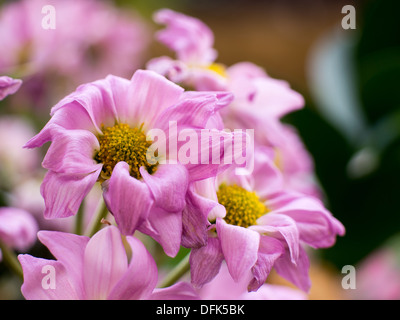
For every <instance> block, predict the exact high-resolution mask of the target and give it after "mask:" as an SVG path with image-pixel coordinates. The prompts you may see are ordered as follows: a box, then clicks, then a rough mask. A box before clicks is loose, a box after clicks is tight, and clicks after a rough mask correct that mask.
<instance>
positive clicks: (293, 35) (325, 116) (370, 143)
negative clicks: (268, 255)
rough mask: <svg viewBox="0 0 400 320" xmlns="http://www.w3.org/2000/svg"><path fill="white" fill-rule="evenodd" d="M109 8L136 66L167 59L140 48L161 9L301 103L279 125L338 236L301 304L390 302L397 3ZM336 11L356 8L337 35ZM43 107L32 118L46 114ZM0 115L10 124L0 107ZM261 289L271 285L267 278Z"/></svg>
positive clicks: (187, 1)
mask: <svg viewBox="0 0 400 320" xmlns="http://www.w3.org/2000/svg"><path fill="white" fill-rule="evenodd" d="M5 2H6V3H7V2H12V1H5ZM51 2H52V1H50V0H49V3H51ZM53 2H56V1H53ZM0 3H1V2H0ZM3 3H4V1H3ZM109 3H111V4H112V5H115V6H117V7H118V8H119V10H123V11H124V12H135V14H138V15H139V16H140V17H141V19H143V22H144V23H145V24H146V28H148V29H147V31H148V39H149V43H147V44H146V47H145V48H144V49H143V56H142V58H141V60H140V63H142V66H144V63H145V62H146V61H147V60H149V59H150V58H153V57H158V56H161V55H172V53H171V52H169V51H168V50H167V49H166V48H165V47H163V46H162V45H161V44H159V43H157V42H156V41H155V40H154V39H153V38H152V35H153V34H154V31H156V30H157V29H158V28H161V26H157V25H155V24H154V23H153V22H152V20H151V18H152V14H153V12H154V11H155V10H157V9H160V8H165V7H167V8H171V9H174V10H177V11H181V12H183V13H186V14H188V15H192V16H195V17H197V18H199V19H201V20H202V21H204V22H205V23H206V24H207V25H208V26H209V27H210V28H211V29H212V30H213V32H214V34H215V48H216V49H217V51H218V53H219V55H218V59H217V61H218V62H221V63H224V64H226V65H232V64H234V63H236V62H240V61H251V62H253V63H256V64H258V65H260V66H261V67H263V68H265V70H266V71H267V72H268V74H269V75H270V76H272V77H274V78H279V79H284V80H287V81H288V82H289V83H290V84H291V86H292V88H294V89H295V90H296V91H298V92H300V93H301V94H302V95H303V96H304V97H305V100H306V106H305V108H304V109H303V110H300V111H297V112H295V113H292V114H290V115H289V116H287V117H286V118H285V119H284V121H286V122H288V123H292V124H293V125H294V126H295V127H296V128H297V129H298V131H299V133H300V136H301V137H302V139H303V141H304V143H305V145H306V147H307V149H308V150H309V151H310V153H311V154H312V156H313V158H314V161H315V170H316V175H317V177H318V180H319V182H320V184H321V186H322V188H323V190H324V194H325V201H326V205H327V207H328V208H329V210H330V211H331V212H332V213H333V215H334V216H335V217H337V218H338V219H339V220H340V221H341V222H342V223H343V224H344V226H345V227H346V235H345V236H344V237H340V238H338V240H337V243H336V245H335V246H334V247H332V248H329V249H324V250H318V252H316V253H315V256H314V259H313V264H312V267H311V277H312V282H313V287H312V289H311V293H310V299H400V280H399V279H400V242H399V241H398V240H397V238H398V233H399V232H400V108H399V107H400V81H399V78H398V75H399V74H400V19H398V15H399V13H400V2H399V1H396V0H370V1H367V0H365V1H361V0H360V1H352V0H343V1H342V0H339V1H330V0H298V1H290V0H270V1H268V0H266V1H262V0H259V1H256V0H202V1H193V0H131V1H123V0H115V1H109ZM345 5H353V6H354V8H355V9H356V29H355V30H352V29H348V30H344V29H343V28H342V25H341V22H342V19H343V18H344V16H345V14H343V13H342V8H343V6H345ZM0 10H1V8H0ZM93 80H94V79H93ZM59 89H60V88H59ZM63 90H65V91H66V90H67V89H66V88H65V89H63V88H62V87H61V89H60V92H61V94H62V92H63ZM67 93H69V91H66V92H65V93H64V95H65V94H67ZM54 99H55V98H54ZM54 102H57V101H54ZM48 103H49V104H48V106H47V107H46V106H44V109H45V110H44V112H43V114H48V111H49V109H50V107H51V106H52V105H51V101H49V102H48ZM2 105H5V103H4V102H3V103H2ZM46 108H48V109H46ZM4 110H6V111H4ZM2 112H3V113H5V112H8V113H14V114H15V113H16V112H15V110H14V111H13V110H7V108H6V107H4V109H3V111H2ZM40 119H41V118H39V117H38V119H34V121H32V122H33V126H35V125H39V123H40ZM47 120H48V118H44V120H43V121H47ZM383 251H384V252H385V255H382V254H380V253H382V252H383ZM367 263H369V266H366V264H367ZM345 265H352V266H355V268H356V271H357V278H356V279H357V290H344V289H343V288H342V286H341V281H342V279H343V276H344V274H342V273H341V270H342V267H343V266H345ZM364 270H367V271H364ZM0 271H2V272H3V273H4V272H5V271H4V270H2V269H0ZM270 281H271V282H277V283H281V282H283V280H281V279H279V278H278V277H277V276H276V275H272V276H271V277H270Z"/></svg>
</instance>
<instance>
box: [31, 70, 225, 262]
mask: <svg viewBox="0 0 400 320" xmlns="http://www.w3.org/2000/svg"><path fill="white" fill-rule="evenodd" d="M183 91H184V90H183V88H181V87H179V86H177V85H176V84H174V83H172V82H170V81H169V80H167V79H165V78H164V77H162V76H160V75H158V74H156V73H155V72H152V71H143V70H138V71H137V72H135V74H134V75H133V77H132V79H131V80H130V81H129V80H126V79H123V78H119V77H115V76H108V77H107V78H106V79H103V80H99V81H95V82H93V83H89V84H85V85H82V86H80V87H79V88H78V89H77V90H76V91H75V92H74V93H72V94H70V95H69V96H67V97H66V98H64V99H63V100H61V101H60V102H59V103H58V104H57V105H56V106H55V107H54V108H53V109H52V112H51V115H52V118H51V119H50V121H49V122H48V123H47V124H46V125H45V127H44V128H43V129H42V131H41V132H40V133H39V134H38V135H36V136H35V137H34V138H32V139H31V140H30V141H29V142H28V143H27V144H26V147H28V148H36V147H40V146H41V145H43V144H44V143H46V142H48V141H51V142H52V144H51V145H50V148H49V149H48V151H47V154H46V156H45V158H44V160H43V163H42V165H43V167H44V168H46V169H47V170H48V172H47V175H46V177H45V178H44V181H43V183H42V186H41V192H42V195H43V197H44V200H45V206H46V209H45V212H44V215H45V217H46V218H62V217H68V216H71V215H74V214H76V213H77V211H78V209H79V207H80V205H81V203H82V200H83V199H84V198H85V196H86V195H87V194H88V192H89V191H90V190H91V189H92V187H93V186H94V184H95V183H96V182H100V183H102V187H103V195H104V200H105V202H106V204H107V207H108V209H109V210H110V212H111V213H112V214H113V215H114V217H115V220H116V223H117V225H118V227H119V228H120V229H121V231H122V233H123V234H125V235H130V234H132V233H133V232H134V231H135V230H137V229H138V228H139V229H140V231H142V232H144V233H146V234H149V235H151V236H152V237H154V238H155V239H156V240H157V241H158V242H160V243H161V244H162V245H163V247H164V250H165V251H166V253H167V254H168V255H175V254H176V253H177V252H178V250H179V245H180V240H181V229H182V217H181V215H182V209H183V207H184V205H185V194H186V190H187V185H188V182H189V177H190V179H203V178H206V177H209V176H211V175H213V174H214V171H215V170H216V169H217V168H215V166H213V165H212V164H210V165H203V164H200V163H199V164H194V165H190V166H184V165H182V164H181V163H180V162H176V163H175V164H172V163H157V162H155V163H153V164H151V163H149V162H148V159H147V151H148V150H149V147H150V146H151V145H152V142H151V141H149V140H147V133H148V132H149V131H150V130H151V129H160V130H162V131H163V132H168V130H169V127H168V126H169V121H175V122H176V123H177V132H179V130H181V128H185V129H190V128H193V132H194V133H196V132H199V131H200V130H201V128H205V127H206V126H208V125H209V124H210V123H214V118H215V114H216V113H217V112H218V110H219V109H220V108H221V107H223V106H225V105H226V104H228V103H229V102H230V101H231V96H230V94H224V93H217V92H211V93H206V92H204V93H190V92H187V93H184V92H183ZM207 148H208V147H207ZM209 154H211V152H210V153H209ZM158 156H159V157H168V154H159V155H158ZM217 167H218V166H217ZM133 195H134V196H133Z"/></svg>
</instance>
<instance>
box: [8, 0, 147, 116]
mask: <svg viewBox="0 0 400 320" xmlns="http://www.w3.org/2000/svg"><path fill="white" fill-rule="evenodd" d="M53 20H54V21H53ZM50 22H52V26H51V27H49V26H47V25H48V24H49V25H51V23H50ZM148 31H149V28H148V26H147V25H146V23H145V22H144V20H143V19H141V17H139V15H138V14H136V13H135V12H134V11H133V10H129V11H123V10H121V9H119V8H117V7H115V6H113V5H112V4H111V3H110V2H105V1H99V0H59V1H56V2H53V3H49V1H46V0H21V1H14V2H11V3H9V4H6V5H4V6H2V8H1V11H0V74H7V75H15V76H18V77H20V78H21V79H23V80H24V81H25V82H26V86H24V90H23V96H21V97H19V98H20V99H22V98H25V99H24V100H23V102H24V103H26V104H31V105H32V104H34V106H35V107H36V109H37V108H38V106H43V107H46V106H47V104H48V103H51V104H53V103H54V99H59V98H60V96H62V95H64V94H65V92H66V91H67V92H68V91H69V90H72V89H73V88H75V87H76V86H77V85H79V84H81V83H86V82H89V81H94V80H96V79H99V78H103V77H105V76H107V75H108V74H114V75H118V76H121V77H129V76H130V75H131V74H133V72H134V71H135V70H136V69H137V68H139V67H141V66H142V65H143V63H144V58H145V54H146V50H147V48H148V45H149V34H148ZM21 101H22V100H18V102H21ZM46 110H47V109H46Z"/></svg>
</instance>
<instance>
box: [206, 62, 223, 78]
mask: <svg viewBox="0 0 400 320" xmlns="http://www.w3.org/2000/svg"><path fill="white" fill-rule="evenodd" d="M207 69H208V70H211V71H214V72H215V73H217V74H219V75H220V76H222V77H224V78H226V77H227V74H226V67H225V66H224V65H223V64H221V63H212V64H210V65H209V66H208V68H207Z"/></svg>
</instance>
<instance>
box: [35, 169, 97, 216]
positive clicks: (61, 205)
mask: <svg viewBox="0 0 400 320" xmlns="http://www.w3.org/2000/svg"><path fill="white" fill-rule="evenodd" d="M101 167H102V166H101V165H98V167H97V170H96V171H94V172H92V173H90V174H87V175H83V174H76V175H72V174H71V175H70V174H62V173H57V172H53V171H48V172H47V174H46V176H45V178H44V180H43V183H42V185H41V189H40V191H41V194H42V196H43V198H44V201H45V205H46V209H45V212H44V216H45V218H47V219H54V218H66V217H69V216H72V215H75V214H76V213H77V212H78V210H79V207H80V205H81V203H82V201H83V199H84V198H85V197H86V195H87V194H88V193H89V191H90V190H91V189H92V187H93V186H94V184H95V183H96V181H97V178H98V176H99V174H100V171H101Z"/></svg>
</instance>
